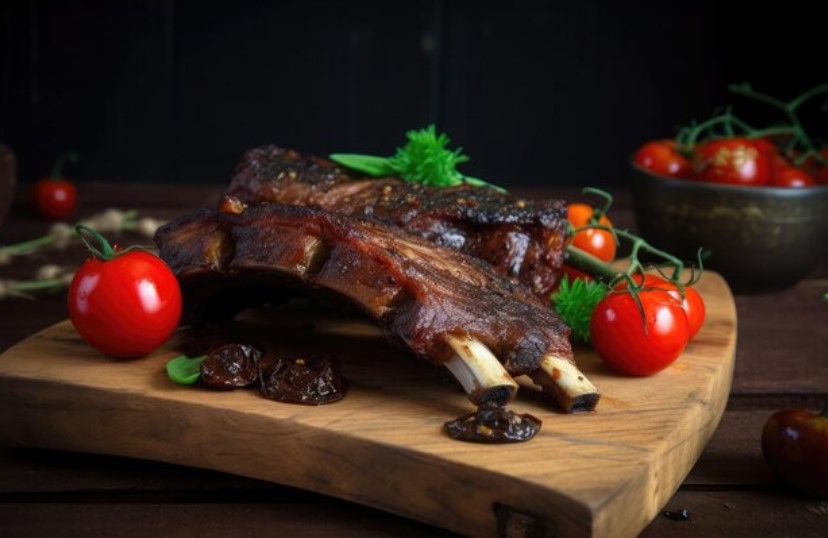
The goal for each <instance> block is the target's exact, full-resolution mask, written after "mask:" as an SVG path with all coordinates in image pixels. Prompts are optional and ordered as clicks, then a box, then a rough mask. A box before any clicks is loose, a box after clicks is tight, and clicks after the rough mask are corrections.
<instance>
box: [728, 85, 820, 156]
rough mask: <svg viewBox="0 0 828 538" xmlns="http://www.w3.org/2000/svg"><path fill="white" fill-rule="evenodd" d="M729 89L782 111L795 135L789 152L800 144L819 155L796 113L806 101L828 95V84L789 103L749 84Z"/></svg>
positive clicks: (814, 88) (811, 90) (807, 150)
mask: <svg viewBox="0 0 828 538" xmlns="http://www.w3.org/2000/svg"><path fill="white" fill-rule="evenodd" d="M728 89H729V90H730V91H731V92H733V93H735V94H736V95H741V96H744V97H747V98H749V99H753V100H754V101H758V102H760V103H765V104H766V105H770V106H771V107H773V108H776V109H778V110H780V111H781V112H782V113H784V114H785V116H786V117H787V119H788V122H789V123H790V129H791V130H792V133H790V134H793V135H794V136H793V139H792V140H791V142H790V143H789V144H788V149H789V150H790V149H793V148H794V147H795V146H796V144H797V143H800V144H802V146H803V147H804V148H805V153H810V154H817V153H818V152H817V148H816V146H815V145H814V143H813V142H812V141H811V139H810V137H809V136H808V133H807V132H806V131H805V127H804V126H803V125H802V122H801V121H800V120H799V116H798V115H797V113H796V111H797V109H798V108H799V107H800V106H802V105H803V104H804V103H805V102H806V101H809V100H810V99H813V98H814V97H816V96H817V95H819V94H822V93H828V84H820V85H819V86H815V87H813V88H811V89H810V90H808V91H806V92H804V93H802V94H800V95H798V96H797V97H795V98H793V99H791V100H790V101H788V102H785V101H782V100H780V99H777V98H776V97H772V96H770V95H767V94H764V93H760V92H757V91H756V90H754V89H753V87H752V86H751V85H750V84H749V83H747V82H744V83H742V84H731V85H730V86H728ZM786 134H787V133H786ZM804 162H805V161H804V159H803V160H802V161H801V162H798V164H797V166H799V165H800V164H802V163H804Z"/></svg>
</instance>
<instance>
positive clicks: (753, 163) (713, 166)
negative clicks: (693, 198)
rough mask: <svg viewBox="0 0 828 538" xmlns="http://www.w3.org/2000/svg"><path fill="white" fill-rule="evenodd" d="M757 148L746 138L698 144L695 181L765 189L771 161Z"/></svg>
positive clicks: (695, 160) (723, 139)
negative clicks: (763, 187) (759, 186)
mask: <svg viewBox="0 0 828 538" xmlns="http://www.w3.org/2000/svg"><path fill="white" fill-rule="evenodd" d="M762 148H763V145H762V144H761V143H760V144H759V146H758V147H757V145H756V144H755V143H754V142H753V141H752V140H748V139H746V138H721V139H717V140H709V141H707V142H703V143H701V144H698V145H697V146H696V147H695V149H694V150H693V172H694V175H695V177H697V178H698V179H701V180H703V181H710V182H713V183H729V184H734V185H752V186H756V185H767V184H768V182H769V181H770V159H769V157H768V155H767V154H766V153H765V152H764V151H763V149H762Z"/></svg>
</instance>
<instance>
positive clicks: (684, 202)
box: [632, 163, 828, 293]
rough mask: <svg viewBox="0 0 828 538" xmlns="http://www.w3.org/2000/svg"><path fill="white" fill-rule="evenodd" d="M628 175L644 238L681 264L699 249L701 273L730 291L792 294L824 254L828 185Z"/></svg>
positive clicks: (639, 172)
mask: <svg viewBox="0 0 828 538" xmlns="http://www.w3.org/2000/svg"><path fill="white" fill-rule="evenodd" d="M632 168H633V179H632V195H633V209H634V211H635V218H636V223H637V225H638V229H639V232H640V234H641V236H642V237H644V239H646V240H647V241H648V242H650V243H651V244H653V245H654V246H657V247H659V248H662V249H664V250H667V251H669V252H671V253H672V254H675V255H676V256H679V257H680V258H682V259H685V260H694V259H696V252H697V251H698V249H699V248H700V247H701V248H703V249H704V250H705V251H706V258H705V259H704V263H705V267H706V268H710V269H713V270H715V271H717V272H719V273H721V274H722V276H724V277H725V279H726V280H727V281H728V283H729V284H730V287H731V288H732V289H733V291H734V292H737V293H749V292H765V291H774V290H779V289H784V288H787V287H790V286H792V285H794V284H796V283H797V282H798V281H799V280H800V279H802V278H803V277H805V276H806V275H807V274H808V273H809V272H811V271H812V270H813V269H814V267H815V266H816V265H817V264H818V263H819V261H820V260H821V259H822V257H823V256H826V254H828V186H818V187H810V188H802V189H785V188H777V187H741V186H737V185H719V184H714V183H705V182H700V181H693V180H684V179H674V178H670V177H664V176H659V175H656V174H653V173H651V172H649V171H648V170H646V169H644V168H641V167H639V166H638V165H636V164H635V163H632Z"/></svg>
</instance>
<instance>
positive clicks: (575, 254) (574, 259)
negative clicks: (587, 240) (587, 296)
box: [565, 245, 623, 284]
mask: <svg viewBox="0 0 828 538" xmlns="http://www.w3.org/2000/svg"><path fill="white" fill-rule="evenodd" d="M565 258H566V263H567V264H569V265H571V266H572V267H574V268H575V269H579V270H581V271H583V272H585V273H587V274H589V275H592V276H593V277H595V278H596V279H597V280H599V281H601V282H604V283H605V284H609V283H611V282H614V281H616V280H617V279H618V277H619V276H621V275H622V274H623V273H621V271H618V270H617V269H615V268H613V267H612V266H611V265H609V264H608V263H605V262H603V261H601V260H600V259H599V258H596V257H595V256H593V255H592V254H590V253H589V252H586V251H585V250H581V249H580V248H578V247H576V246H573V245H567V247H566V253H565Z"/></svg>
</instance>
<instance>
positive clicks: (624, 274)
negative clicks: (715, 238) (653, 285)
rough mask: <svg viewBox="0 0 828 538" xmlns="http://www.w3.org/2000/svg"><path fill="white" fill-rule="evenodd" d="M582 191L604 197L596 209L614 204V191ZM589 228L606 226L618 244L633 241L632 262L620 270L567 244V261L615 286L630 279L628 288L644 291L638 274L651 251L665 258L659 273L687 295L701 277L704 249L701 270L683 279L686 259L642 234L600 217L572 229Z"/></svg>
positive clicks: (660, 258)
mask: <svg viewBox="0 0 828 538" xmlns="http://www.w3.org/2000/svg"><path fill="white" fill-rule="evenodd" d="M582 192H583V193H584V194H595V195H598V196H600V197H602V198H603V199H604V205H603V207H602V208H600V209H595V212H596V213H598V212H600V211H606V210H608V209H609V207H610V206H611V204H612V195H610V194H609V193H608V192H606V191H602V190H600V189H595V188H592V187H587V188H585V189H583V190H582ZM587 229H598V230H605V231H607V232H609V233H611V234H612V236H613V239H614V240H615V242H616V244H620V243H621V240H622V239H623V240H624V241H627V242H629V243H630V244H631V250H630V255H629V266H628V267H627V269H626V270H625V271H620V270H618V269H616V268H615V267H613V266H612V265H610V264H608V263H605V262H604V261H602V260H600V259H598V258H596V257H595V256H593V255H591V254H589V253H588V252H585V251H583V250H581V249H579V248H577V247H575V246H573V245H568V246H567V247H566V253H565V261H566V263H567V264H569V265H571V266H572V267H574V268H575V269H578V270H581V271H583V272H585V273H587V274H589V275H592V276H593V277H594V278H595V279H597V280H598V281H600V282H603V283H604V284H606V285H607V286H608V287H613V286H614V285H615V284H617V283H618V282H620V281H622V280H625V281H626V282H627V286H628V288H629V289H630V290H632V291H633V293H637V292H638V291H640V290H641V289H642V284H643V278H642V279H641V281H642V283H639V282H638V281H636V278H635V277H636V276H640V277H643V276H644V274H645V272H646V270H647V268H646V267H645V266H644V264H643V263H642V262H641V256H642V255H644V254H649V255H650V256H653V257H654V258H655V259H657V260H660V261H661V263H660V264H656V267H657V268H658V271H659V273H661V275H662V276H663V277H664V278H665V279H666V280H669V281H670V282H671V283H673V284H675V285H676V287H677V288H678V289H679V291H680V293H681V294H682V295H684V288H685V286H690V285H693V284H695V283H696V281H698V279H699V277H700V274H701V273H700V272H701V271H702V261H701V252H699V256H698V264H699V272H698V273H696V272H695V271H694V272H693V273H692V274H691V275H690V278H689V279H687V280H682V275H683V273H684V269H685V264H684V262H683V261H682V260H680V259H679V258H677V257H676V256H673V255H672V254H670V253H669V252H666V251H664V250H662V249H659V248H656V247H655V246H653V245H651V244H650V243H648V242H647V241H646V240H645V239H643V238H642V237H639V236H637V235H635V234H632V233H630V232H629V231H627V230H620V229H617V228H613V227H611V226H605V225H603V224H599V223H598V222H597V219H593V220H592V221H591V222H590V223H589V224H586V225H584V226H579V227H578V228H574V229H572V230H571V233H572V234H575V233H578V232H579V231H582V230H587ZM662 266H667V267H668V268H671V269H672V271H670V274H665V272H664V271H662V269H661V268H660V267H662Z"/></svg>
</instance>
